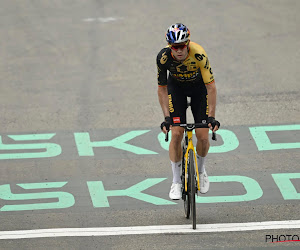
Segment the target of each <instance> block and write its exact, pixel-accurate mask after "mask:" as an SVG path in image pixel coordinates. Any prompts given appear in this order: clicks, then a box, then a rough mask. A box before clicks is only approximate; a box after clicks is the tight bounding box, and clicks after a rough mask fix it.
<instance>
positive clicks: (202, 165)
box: [197, 154, 205, 174]
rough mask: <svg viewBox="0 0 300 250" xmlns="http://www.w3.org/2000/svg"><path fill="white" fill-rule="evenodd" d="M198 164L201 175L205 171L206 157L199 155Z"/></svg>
mask: <svg viewBox="0 0 300 250" xmlns="http://www.w3.org/2000/svg"><path fill="white" fill-rule="evenodd" d="M197 163H198V171H199V174H200V173H203V172H204V171H205V167H204V163H205V156H204V157H202V156H200V155H198V154H197Z"/></svg>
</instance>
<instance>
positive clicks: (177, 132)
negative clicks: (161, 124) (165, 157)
mask: <svg viewBox="0 0 300 250" xmlns="http://www.w3.org/2000/svg"><path fill="white" fill-rule="evenodd" d="M183 132H184V130H183V129H181V128H178V129H177V128H176V129H174V128H172V140H174V141H177V142H180V141H181V140H182V138H183Z"/></svg>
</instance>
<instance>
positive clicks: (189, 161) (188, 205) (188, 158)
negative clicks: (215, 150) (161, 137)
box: [165, 123, 217, 229]
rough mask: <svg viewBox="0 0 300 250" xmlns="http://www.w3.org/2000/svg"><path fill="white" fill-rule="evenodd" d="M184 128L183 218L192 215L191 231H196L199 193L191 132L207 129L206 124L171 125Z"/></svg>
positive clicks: (214, 136)
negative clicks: (196, 129) (197, 196)
mask: <svg viewBox="0 0 300 250" xmlns="http://www.w3.org/2000/svg"><path fill="white" fill-rule="evenodd" d="M173 126H180V127H183V128H184V136H183V139H182V151H183V152H182V164H181V166H182V174H181V181H182V187H181V190H182V200H183V201H184V212H185V217H186V218H187V219H189V217H190V212H191V213H192V217H193V220H192V225H193V229H196V194H197V195H198V191H200V183H199V172H198V164H197V160H195V159H196V151H195V148H194V145H193V130H194V129H195V128H208V124H207V123H204V124H202V123H186V124H173ZM212 140H215V141H216V140H217V138H216V134H215V133H214V132H213V133H212ZM165 141H166V142H167V141H168V133H166V138H165Z"/></svg>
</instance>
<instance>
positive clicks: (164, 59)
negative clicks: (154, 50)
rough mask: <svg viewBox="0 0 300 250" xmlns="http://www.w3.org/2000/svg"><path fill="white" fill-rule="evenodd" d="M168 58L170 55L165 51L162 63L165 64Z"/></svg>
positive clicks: (161, 59)
mask: <svg viewBox="0 0 300 250" xmlns="http://www.w3.org/2000/svg"><path fill="white" fill-rule="evenodd" d="M167 60H168V56H167V55H166V52H164V53H163V54H162V57H161V58H160V63H161V64H165V63H166V62H167Z"/></svg>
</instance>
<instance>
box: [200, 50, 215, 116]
mask: <svg viewBox="0 0 300 250" xmlns="http://www.w3.org/2000/svg"><path fill="white" fill-rule="evenodd" d="M198 53H199V54H198V55H197V57H196V55H195V57H196V59H197V60H198V65H199V68H200V71H201V75H202V79H203V82H204V84H205V86H206V89H207V101H208V116H212V117H215V115H216V102H217V89H216V84H215V79H214V75H213V72H212V69H211V66H210V63H209V60H208V56H207V54H206V52H205V50H204V49H203V48H202V47H201V46H199V47H198Z"/></svg>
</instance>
